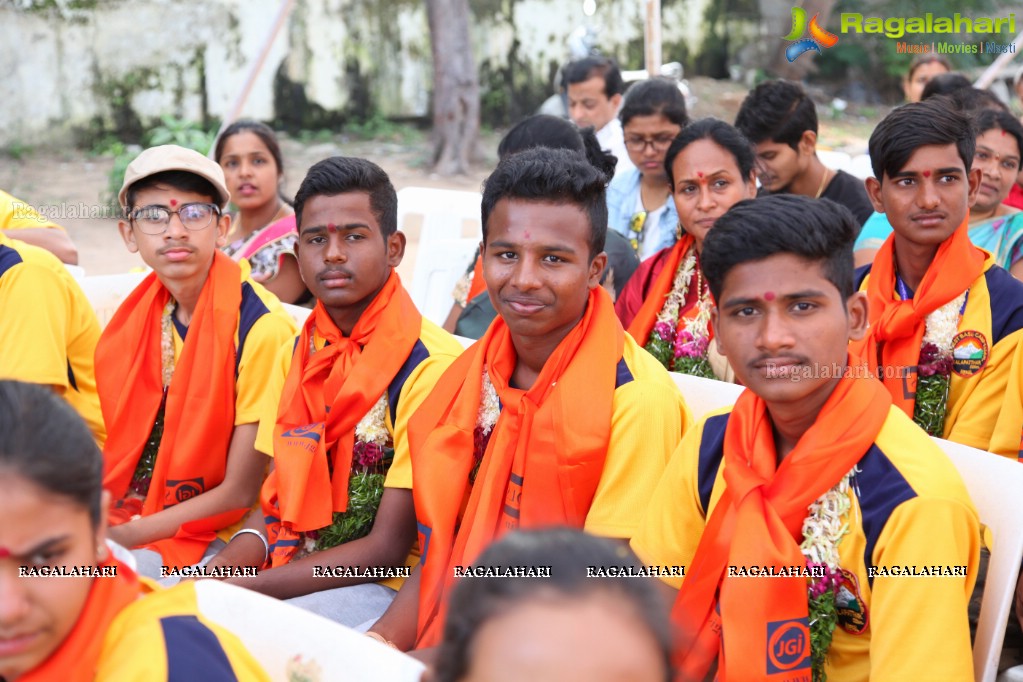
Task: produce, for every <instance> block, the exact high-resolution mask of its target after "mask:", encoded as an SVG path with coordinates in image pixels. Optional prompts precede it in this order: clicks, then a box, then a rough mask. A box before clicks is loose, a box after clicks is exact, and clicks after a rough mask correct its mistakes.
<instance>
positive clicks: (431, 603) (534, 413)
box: [408, 287, 624, 647]
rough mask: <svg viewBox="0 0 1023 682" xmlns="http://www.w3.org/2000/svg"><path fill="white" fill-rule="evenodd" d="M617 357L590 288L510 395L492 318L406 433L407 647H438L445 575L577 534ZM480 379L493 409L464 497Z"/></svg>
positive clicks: (606, 299)
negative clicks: (413, 605)
mask: <svg viewBox="0 0 1023 682" xmlns="http://www.w3.org/2000/svg"><path fill="white" fill-rule="evenodd" d="M623 348H624V331H623V330H622V326H621V324H620V323H619V322H618V318H617V317H616V316H615V313H614V306H613V304H612V303H611V298H610V296H609V295H608V294H607V292H606V291H604V290H603V289H602V288H601V287H597V288H595V289H592V290H591V291H590V296H589V301H588V304H587V307H586V312H585V314H584V315H583V318H582V320H581V321H580V322H579V324H577V325H576V326H575V327H574V328H573V329H572V330H571V331H570V332H569V333H568V335H567V336H566V337H565V338H564V339H562V341H561V343H560V344H559V345H558V347H557V348H555V350H554V352H553V353H552V354H551V356H550V357H549V358H548V359H547V362H546V363H544V366H543V370H542V371H541V372H540V376H539V377H537V379H536V381H535V382H534V383H533V386H532V387H531V388H529V390H526V391H521V390H516V389H514V388H512V387H510V386H509V385H508V381H509V378H510V377H511V376H512V373H513V372H514V370H515V365H516V362H517V355H516V353H515V346H514V344H513V341H512V336H511V333H510V332H509V330H508V326H507V325H506V324H505V322H504V320H503V319H501V318H500V317H497V318H496V319H495V320H494V322H493V323H492V324H491V325H490V328H489V329H488V330H487V333H486V334H485V335H484V336H483V338H482V339H480V340H479V342H477V343H476V344H475V345H474V346H473V347H472V348H471V349H470V350H469V351H467V352H466V353H464V354H462V355H461V356H460V357H459V358H458V360H456V361H455V363H454V364H453V365H452V366H451V367H450V368H449V369H448V371H447V372H445V374H444V375H443V376H442V377H441V379H440V381H438V382H437V386H436V388H435V389H434V391H433V392H432V393H431V394H430V399H429V400H427V401H426V402H425V403H423V406H422V407H421V408H420V409H419V411H417V412H416V414H415V415H414V416H413V417H412V419H411V420H410V421H409V428H408V434H409V436H408V437H409V447H410V448H411V452H412V468H413V478H414V479H415V481H416V485H415V487H414V488H413V495H414V496H415V503H416V513H417V516H418V517H419V522H420V539H419V543H420V544H419V546H420V548H422V550H423V562H424V563H423V574H422V581H421V583H420V588H419V589H420V597H419V628H418V635H419V637H418V640H419V641H418V643H417V646H420V647H423V646H431V645H433V644H435V643H436V642H437V641H438V640H439V635H440V630H441V627H442V625H443V622H444V607H443V602H444V601H445V595H446V593H447V590H448V588H449V586H450V582H451V575H452V571H451V567H452V566H465V565H469V564H471V563H472V562H473V561H474V560H475V559H476V557H477V556H478V555H479V554H480V552H482V551H483V549H484V548H486V546H487V545H488V544H490V543H491V542H492V541H493V540H495V539H497V538H498V537H500V536H501V535H502V534H503V533H504V532H505V531H506V530H508V529H510V528H514V527H518V526H521V527H523V528H537V527H543V526H551V525H567V526H571V527H575V528H582V526H583V524H584V522H585V520H586V514H587V513H588V511H589V509H590V504H591V503H592V501H593V495H594V494H595V492H596V488H597V483H598V482H599V481H600V476H601V473H602V472H603V469H604V458H605V456H606V454H607V445H608V440H609V438H610V431H611V416H612V400H613V398H614V386H615V368H616V365H617V363H618V361H619V360H620V359H621V357H622V350H623ZM484 371H486V372H487V373H488V375H489V377H490V380H491V382H492V383H493V386H494V389H495V390H496V391H497V395H498V397H499V398H500V400H501V406H502V409H501V415H500V417H499V419H498V421H497V423H496V425H495V426H494V430H493V431H492V432H491V434H490V442H489V443H488V445H487V448H486V452H485V454H484V456H483V460H482V463H481V465H480V468H479V473H478V475H477V477H476V482H475V484H474V485H471V484H470V482H469V476H470V472H471V470H472V468H473V465H474V458H473V451H474V435H475V427H476V423H477V415H478V413H479V410H480V407H481V404H482V388H483V387H482V384H483V372H484ZM467 495H468V503H467V506H466V507H465V513H464V515H463V516H462V517H461V519H462V522H461V525H459V521H460V517H459V511H460V510H461V509H462V503H463V501H464V500H465V498H466V496H467ZM506 510H508V512H506Z"/></svg>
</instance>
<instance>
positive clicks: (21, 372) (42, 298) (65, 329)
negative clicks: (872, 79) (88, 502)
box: [0, 233, 106, 447]
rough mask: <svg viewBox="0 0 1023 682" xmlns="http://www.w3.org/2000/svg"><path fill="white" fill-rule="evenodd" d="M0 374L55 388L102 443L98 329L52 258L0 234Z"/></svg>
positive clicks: (79, 293)
mask: <svg viewBox="0 0 1023 682" xmlns="http://www.w3.org/2000/svg"><path fill="white" fill-rule="evenodd" d="M0 311H2V313H3V317H4V322H3V324H0V378H3V379H16V380H18V381H26V382H30V383H34V384H45V385H48V386H55V387H57V388H58V389H60V390H61V392H62V393H63V395H64V397H65V398H66V399H67V401H68V402H69V403H70V404H71V405H72V406H73V407H74V408H75V410H77V411H78V414H80V415H81V416H82V418H83V419H84V420H85V422H86V423H87V424H88V425H89V429H90V430H91V431H92V434H93V436H94V437H95V438H96V442H97V443H98V444H99V445H100V447H102V446H103V443H104V442H105V441H106V429H105V427H104V425H103V415H102V413H101V411H100V406H99V395H98V394H97V393H96V374H95V369H94V355H95V352H96V343H97V342H98V341H99V335H100V328H99V322H98V321H97V320H96V313H95V312H93V309H92V306H91V305H90V304H89V300H88V299H87V298H86V297H85V294H84V293H83V292H82V289H81V287H80V286H78V283H77V282H76V281H75V279H74V278H73V277H72V276H71V275H70V273H68V270H67V268H66V267H64V264H63V263H61V262H60V261H59V260H57V258H56V256H54V255H53V254H51V253H50V252H48V251H45V250H44V249H41V248H38V247H36V246H31V245H29V244H25V243H23V242H20V241H16V240H13V239H9V238H7V237H5V236H4V235H3V233H0Z"/></svg>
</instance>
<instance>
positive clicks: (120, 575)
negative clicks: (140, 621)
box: [18, 557, 142, 682]
mask: <svg viewBox="0 0 1023 682" xmlns="http://www.w3.org/2000/svg"><path fill="white" fill-rule="evenodd" d="M99 566H100V568H105V567H108V566H113V567H116V569H117V576H116V577H110V578H93V579H92V587H91V588H90V589H89V596H88V597H87V598H86V599H85V605H84V606H83V607H82V611H81V613H80V614H79V615H78V620H76V621H75V625H74V627H73V628H71V632H69V633H68V635H67V637H65V638H64V641H63V642H61V643H60V646H59V647H57V649H56V650H55V651H54V652H53V653H52V654H50V656H49V658H47V659H46V660H45V661H43V662H42V663H41V664H40V665H39V666H38V667H36V668H33V669H32V670H30V671H29V672H27V673H26V674H25V675H23V676H21V677H19V678H18V682H52V680H62V681H63V682H92V681H93V680H94V679H95V677H96V668H97V666H98V665H99V656H100V653H101V652H102V651H103V644H104V640H105V638H106V634H107V630H108V629H109V628H110V624H111V623H112V622H113V621H114V619H115V618H117V616H118V614H120V613H121V611H123V610H124V609H125V608H126V607H127V606H128V605H130V604H131V603H132V602H134V601H135V600H136V599H137V598H138V597H139V595H140V594H141V592H142V586H141V584H140V583H139V580H138V578H137V577H136V575H135V573H134V571H132V570H131V569H130V568H128V567H127V566H126V565H124V564H122V563H121V562H120V561H118V560H117V559H114V558H113V557H111V558H109V559H107V560H106V561H104V562H103V563H101V564H100V565H99ZM85 579H86V578H80V580H85Z"/></svg>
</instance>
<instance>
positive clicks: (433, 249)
mask: <svg viewBox="0 0 1023 682" xmlns="http://www.w3.org/2000/svg"><path fill="white" fill-rule="evenodd" d="M479 243H480V240H479V239H464V238H463V239H437V240H429V241H423V242H420V243H419V253H418V255H417V256H416V265H415V269H414V270H413V271H412V287H411V288H410V289H409V294H410V295H411V296H412V300H413V301H414V302H415V304H416V307H417V308H419V312H421V313H422V314H423V317H425V318H426V319H428V320H430V321H432V322H436V323H437V324H444V320H445V319H446V318H447V316H448V313H449V312H450V311H451V306H452V304H453V303H454V302H455V300H454V299H453V298H452V297H451V292H452V291H453V290H454V288H455V285H456V284H457V283H458V279H459V278H460V277H461V276H462V275H464V274H465V271H466V270H467V269H468V268H469V266H470V265H472V262H473V255H474V254H475V253H476V247H477V246H479Z"/></svg>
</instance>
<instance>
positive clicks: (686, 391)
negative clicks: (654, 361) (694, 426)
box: [669, 372, 743, 421]
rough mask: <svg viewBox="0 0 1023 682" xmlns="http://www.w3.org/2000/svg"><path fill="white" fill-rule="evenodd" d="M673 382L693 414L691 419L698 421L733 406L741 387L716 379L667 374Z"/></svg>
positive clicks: (675, 373)
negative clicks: (710, 413)
mask: <svg viewBox="0 0 1023 682" xmlns="http://www.w3.org/2000/svg"><path fill="white" fill-rule="evenodd" d="M669 374H671V378H672V379H674V380H675V385H676V386H678V390H680V391H681V392H682V397H683V398H684V399H685V401H686V405H688V406H689V411H690V412H692V413H693V419H695V420H696V421H699V420H700V419H702V418H703V416H704V415H706V414H707V413H708V412H713V411H714V410H718V409H721V408H722V407H727V406H729V405H734V404H735V401H736V399H737V398H738V397H739V394H740V393H742V391H743V387H742V386H739V385H738V384H729V383H726V382H724V381H717V380H716V379H704V378H703V377H694V376H690V375H689V374H679V373H678V372H669Z"/></svg>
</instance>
